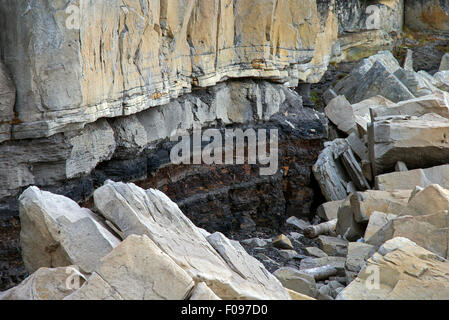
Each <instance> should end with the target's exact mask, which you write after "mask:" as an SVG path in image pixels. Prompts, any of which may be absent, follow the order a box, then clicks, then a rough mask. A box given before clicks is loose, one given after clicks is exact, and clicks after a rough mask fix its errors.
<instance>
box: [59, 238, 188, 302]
mask: <svg viewBox="0 0 449 320" xmlns="http://www.w3.org/2000/svg"><path fill="white" fill-rule="evenodd" d="M95 274H96V275H98V276H99V277H100V278H101V279H102V280H104V281H105V282H106V283H107V285H108V286H106V288H109V287H110V288H111V289H112V290H114V291H115V292H116V294H118V295H119V296H120V297H121V298H123V299H124V300H184V299H186V298H187V297H188V295H189V294H190V291H191V290H192V289H193V287H194V282H193V280H192V278H191V277H190V276H189V275H188V274H187V273H186V272H185V271H184V270H183V269H182V268H181V267H180V266H178V265H177V264H176V263H175V262H174V261H173V260H172V259H171V258H170V257H169V256H168V255H167V254H165V253H164V252H163V251H162V250H161V249H160V248H158V246H157V245H156V244H155V243H154V242H153V241H151V240H150V239H149V238H148V237H147V236H136V235H132V236H130V237H128V238H127V239H126V240H124V241H123V242H122V243H121V244H120V245H119V246H118V247H117V248H115V249H114V250H113V251H112V252H111V253H109V254H108V255H107V256H105V257H103V258H102V259H101V262H100V263H99V265H98V267H97V268H96V269H95V273H94V279H97V276H95ZM95 281H96V280H95ZM95 281H94V283H93V284H91V283H90V279H88V281H87V282H86V284H85V285H84V286H83V287H81V288H80V289H79V291H80V293H78V292H75V293H74V294H73V295H74V296H75V297H73V296H72V297H68V298H67V299H78V298H83V299H95V298H97V297H98V296H101V295H102V294H103V293H104V291H106V290H105V289H104V287H103V286H101V287H100V288H97V289H99V290H100V292H97V291H96V290H94V289H93V288H92V286H96V284H95ZM92 294H93V295H94V296H93V297H92V296H91V295H92Z"/></svg>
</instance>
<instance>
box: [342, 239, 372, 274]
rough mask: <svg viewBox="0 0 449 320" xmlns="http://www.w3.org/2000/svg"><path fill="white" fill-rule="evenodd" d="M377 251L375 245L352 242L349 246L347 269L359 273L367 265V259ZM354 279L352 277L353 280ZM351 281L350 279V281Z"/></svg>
mask: <svg viewBox="0 0 449 320" xmlns="http://www.w3.org/2000/svg"><path fill="white" fill-rule="evenodd" d="M374 252H375V250H374V246H372V245H370V244H366V243H360V242H351V243H349V246H348V256H347V258H346V269H347V270H348V271H350V272H354V273H356V274H357V273H359V272H360V270H362V269H363V268H364V267H365V264H366V260H367V259H368V258H369V257H371V255H372V254H373V253H374ZM352 280H353V279H351V281H352ZM349 282H350V281H349Z"/></svg>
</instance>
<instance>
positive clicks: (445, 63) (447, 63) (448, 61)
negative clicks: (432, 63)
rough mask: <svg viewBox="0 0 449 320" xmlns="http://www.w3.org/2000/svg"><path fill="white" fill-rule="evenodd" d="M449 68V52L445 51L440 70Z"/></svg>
mask: <svg viewBox="0 0 449 320" xmlns="http://www.w3.org/2000/svg"><path fill="white" fill-rule="evenodd" d="M446 70H449V52H448V53H445V54H444V56H443V57H442V58H441V64H440V69H439V71H446Z"/></svg>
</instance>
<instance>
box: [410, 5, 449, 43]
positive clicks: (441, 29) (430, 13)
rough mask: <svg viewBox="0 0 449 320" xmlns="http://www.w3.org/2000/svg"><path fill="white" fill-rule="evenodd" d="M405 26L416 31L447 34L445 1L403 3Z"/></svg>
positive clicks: (448, 11)
mask: <svg viewBox="0 0 449 320" xmlns="http://www.w3.org/2000/svg"><path fill="white" fill-rule="evenodd" d="M405 25H406V26H407V27H409V28H410V29H413V30H417V31H421V32H423V31H427V32H432V33H442V34H446V35H448V34H449V2H448V1H447V0H409V1H405Z"/></svg>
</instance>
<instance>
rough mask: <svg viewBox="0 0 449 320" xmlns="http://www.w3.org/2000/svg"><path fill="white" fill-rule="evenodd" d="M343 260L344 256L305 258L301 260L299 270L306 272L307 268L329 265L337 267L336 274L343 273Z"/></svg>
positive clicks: (344, 259) (344, 260)
mask: <svg viewBox="0 0 449 320" xmlns="http://www.w3.org/2000/svg"><path fill="white" fill-rule="evenodd" d="M345 262H346V258H345V257H323V258H306V259H303V260H301V265H300V270H301V271H304V272H307V271H306V270H308V269H314V268H320V267H325V266H330V267H332V268H335V269H337V272H338V275H344V274H345Z"/></svg>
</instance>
